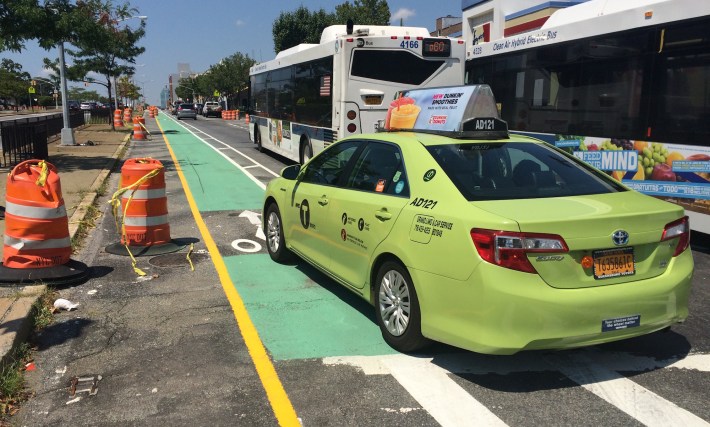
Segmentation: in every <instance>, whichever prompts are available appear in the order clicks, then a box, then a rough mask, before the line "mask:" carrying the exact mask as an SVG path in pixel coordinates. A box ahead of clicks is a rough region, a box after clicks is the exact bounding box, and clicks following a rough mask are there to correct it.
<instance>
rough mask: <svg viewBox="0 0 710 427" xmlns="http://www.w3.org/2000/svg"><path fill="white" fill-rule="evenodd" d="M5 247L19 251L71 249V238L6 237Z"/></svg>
mask: <svg viewBox="0 0 710 427" xmlns="http://www.w3.org/2000/svg"><path fill="white" fill-rule="evenodd" d="M5 246H10V247H11V248H13V249H15V250H17V251H22V250H35V249H58V248H68V247H70V246H71V241H70V240H69V237H62V238H61V239H44V240H30V239H20V238H17V237H10V236H8V235H5Z"/></svg>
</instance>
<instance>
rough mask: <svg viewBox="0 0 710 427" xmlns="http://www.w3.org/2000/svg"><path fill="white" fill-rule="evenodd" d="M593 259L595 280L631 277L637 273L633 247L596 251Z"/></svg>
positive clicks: (593, 253)
mask: <svg viewBox="0 0 710 427" xmlns="http://www.w3.org/2000/svg"><path fill="white" fill-rule="evenodd" d="M592 258H593V259H594V278H595V279H607V278H609V277H619V276H630V275H632V274H635V273H636V267H635V264H634V248H632V247H628V248H618V249H604V250H601V251H594V252H592Z"/></svg>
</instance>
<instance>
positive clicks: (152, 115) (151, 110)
mask: <svg viewBox="0 0 710 427" xmlns="http://www.w3.org/2000/svg"><path fill="white" fill-rule="evenodd" d="M148 117H150V118H151V119H154V118H155V110H154V109H153V108H152V107H151V108H148Z"/></svg>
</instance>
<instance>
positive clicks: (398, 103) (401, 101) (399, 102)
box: [385, 96, 414, 129]
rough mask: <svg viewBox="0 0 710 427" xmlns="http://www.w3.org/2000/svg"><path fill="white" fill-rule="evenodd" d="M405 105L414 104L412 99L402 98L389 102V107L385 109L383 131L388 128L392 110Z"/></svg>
mask: <svg viewBox="0 0 710 427" xmlns="http://www.w3.org/2000/svg"><path fill="white" fill-rule="evenodd" d="M407 104H414V99H412V98H409V97H407V96H404V97H401V98H397V99H395V100H394V101H392V102H390V106H389V108H388V109H387V116H386V117H385V129H389V128H390V120H391V119H392V110H394V109H395V108H397V107H401V106H402V105H407Z"/></svg>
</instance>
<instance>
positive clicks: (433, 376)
mask: <svg viewBox="0 0 710 427" xmlns="http://www.w3.org/2000/svg"><path fill="white" fill-rule="evenodd" d="M432 360H433V359H432V358H426V357H412V356H407V355H404V354H397V355H388V356H341V357H327V358H324V359H323V363H324V364H326V365H349V366H354V367H357V368H359V369H362V371H363V372H364V373H365V374H366V375H392V376H393V377H394V378H395V379H396V380H397V381H398V382H399V383H400V384H401V385H402V387H403V388H404V389H405V390H406V391H407V392H408V393H409V394H410V395H411V396H412V397H413V398H414V399H416V400H417V402H419V404H420V405H422V407H423V408H424V409H425V410H426V411H427V412H428V413H429V414H430V415H431V416H432V417H433V418H434V419H435V420H436V421H437V422H438V423H439V424H441V425H442V426H465V425H473V424H475V425H477V426H480V425H482V426H503V425H506V424H505V423H504V422H503V421H502V420H501V419H500V418H498V417H497V416H496V415H495V414H494V413H493V412H491V411H490V410H489V409H488V408H486V407H485V406H484V405H483V404H481V403H480V402H478V401H477V400H476V399H474V398H473V396H471V395H470V394H469V393H468V392H467V391H466V390H464V389H463V388H462V387H460V386H459V385H458V384H457V383H456V382H455V381H453V380H452V379H451V378H450V377H449V375H448V374H449V373H471V374H474V375H484V374H487V373H497V374H501V375H505V374H509V373H513V372H543V371H551V370H556V371H559V372H562V373H563V374H564V375H566V376H567V377H569V378H570V379H571V380H572V381H575V382H576V383H578V384H579V385H580V386H582V387H583V388H585V389H586V390H588V391H590V392H592V393H594V394H595V395H597V396H598V397H600V398H601V399H604V400H605V401H606V402H608V403H610V404H612V405H614V406H615V407H617V408H619V409H620V410H621V411H623V412H625V413H627V414H628V415H630V416H632V417H634V418H635V419H637V420H638V421H639V422H641V423H643V424H645V425H648V426H709V425H710V424H709V423H708V422H707V421H705V420H703V419H702V418H700V417H698V416H696V415H694V414H692V413H690V412H689V411H687V410H685V409H683V408H680V407H679V406H677V405H676V404H674V403H673V402H670V401H668V400H666V399H664V398H662V397H661V396H659V395H657V394H656V393H654V392H652V391H651V390H648V389H646V388H644V387H642V386H640V385H639V384H637V383H635V382H633V381H631V380H629V379H628V378H625V377H624V376H622V375H621V374H619V373H618V372H617V371H636V372H643V371H646V370H652V369H661V368H671V369H674V368H675V369H693V370H698V371H701V372H708V371H710V369H709V368H710V365H709V363H710V355H707V354H689V355H687V356H685V357H684V358H683V359H680V360H675V359H672V360H656V359H654V358H650V357H641V356H633V355H630V354H627V353H615V352H601V351H598V350H596V349H588V350H579V351H574V352H568V353H567V352H560V353H551V354H546V355H540V354H539V353H522V354H520V355H516V356H514V357H488V356H482V355H476V354H474V353H456V354H450V355H437V358H436V364H434V363H432Z"/></svg>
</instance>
